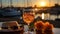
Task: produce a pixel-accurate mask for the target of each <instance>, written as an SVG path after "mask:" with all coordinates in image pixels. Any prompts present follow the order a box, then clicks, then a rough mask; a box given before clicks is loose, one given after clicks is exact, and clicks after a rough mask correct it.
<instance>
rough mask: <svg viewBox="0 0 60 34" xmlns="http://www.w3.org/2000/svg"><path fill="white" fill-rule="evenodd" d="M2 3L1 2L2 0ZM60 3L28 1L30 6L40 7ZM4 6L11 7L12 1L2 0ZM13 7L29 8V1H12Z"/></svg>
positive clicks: (54, 0)
mask: <svg viewBox="0 0 60 34" xmlns="http://www.w3.org/2000/svg"><path fill="white" fill-rule="evenodd" d="M0 2H1V0H0ZM57 2H58V3H59V2H60V0H28V6H34V5H37V6H38V7H42V6H53V5H54V4H55V3H57ZM2 4H3V6H10V0H2ZM12 4H13V6H15V7H17V6H19V7H20V6H21V7H23V6H25V7H26V6H27V0H12Z"/></svg>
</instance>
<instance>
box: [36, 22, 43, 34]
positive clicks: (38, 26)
mask: <svg viewBox="0 0 60 34" xmlns="http://www.w3.org/2000/svg"><path fill="white" fill-rule="evenodd" d="M35 29H36V34H40V33H41V34H43V33H44V22H42V21H37V22H35Z"/></svg>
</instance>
